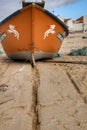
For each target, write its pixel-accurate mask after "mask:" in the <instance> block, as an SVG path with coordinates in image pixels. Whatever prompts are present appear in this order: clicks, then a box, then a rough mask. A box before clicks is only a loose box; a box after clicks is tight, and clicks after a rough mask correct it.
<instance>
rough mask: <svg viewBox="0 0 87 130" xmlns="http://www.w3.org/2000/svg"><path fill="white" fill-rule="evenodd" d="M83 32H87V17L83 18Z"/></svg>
mask: <svg viewBox="0 0 87 130" xmlns="http://www.w3.org/2000/svg"><path fill="white" fill-rule="evenodd" d="M83 27H84V32H87V15H85V16H84V17H83Z"/></svg>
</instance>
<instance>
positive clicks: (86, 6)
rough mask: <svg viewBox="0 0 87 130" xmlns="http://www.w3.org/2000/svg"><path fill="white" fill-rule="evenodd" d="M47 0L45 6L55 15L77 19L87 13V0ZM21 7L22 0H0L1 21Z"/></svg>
mask: <svg viewBox="0 0 87 130" xmlns="http://www.w3.org/2000/svg"><path fill="white" fill-rule="evenodd" d="M26 1H30V0H26ZM31 1H35V0H31ZM38 1H39V0H38ZM45 1H46V6H45V8H46V9H48V10H49V11H51V12H52V13H54V15H60V16H61V17H62V18H72V19H73V20H75V19H77V18H79V17H80V16H83V15H87V0H45ZM21 7H22V6H21V0H0V21H1V20H2V19H4V18H5V17H7V16H8V15H10V14H11V13H13V12H14V11H16V10H18V9H20V8H21Z"/></svg>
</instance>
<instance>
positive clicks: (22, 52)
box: [0, 4, 68, 60]
mask: <svg viewBox="0 0 87 130" xmlns="http://www.w3.org/2000/svg"><path fill="white" fill-rule="evenodd" d="M51 15H52V14H51V13H49V12H48V11H47V10H45V9H43V8H41V7H39V6H38V5H36V4H31V5H29V6H27V7H25V8H23V9H21V10H19V11H17V12H15V13H14V14H12V15H11V16H9V17H8V18H6V19H5V20H3V21H2V22H1V23H0V31H1V32H5V33H4V36H3V37H4V38H3V37H2V38H1V39H4V40H3V41H2V46H3V48H4V51H5V53H6V54H7V56H8V57H10V58H11V59H25V60H32V54H33V55H34V58H35V60H38V59H42V58H53V57H54V56H55V55H56V53H58V50H59V49H60V47H61V43H62V42H63V39H64V38H65V37H66V36H67V35H68V30H67V27H66V26H65V25H64V24H63V23H62V22H61V21H60V20H59V19H58V20H57V18H56V17H55V16H53V15H52V16H51Z"/></svg>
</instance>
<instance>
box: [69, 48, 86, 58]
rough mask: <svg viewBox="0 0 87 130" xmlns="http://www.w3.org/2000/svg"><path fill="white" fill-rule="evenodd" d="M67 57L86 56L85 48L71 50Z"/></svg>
mask: <svg viewBox="0 0 87 130" xmlns="http://www.w3.org/2000/svg"><path fill="white" fill-rule="evenodd" d="M68 55H73V56H79V55H81V56H87V47H83V48H79V49H72V50H71V52H70V53H69V54H68Z"/></svg>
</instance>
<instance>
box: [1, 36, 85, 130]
mask: <svg viewBox="0 0 87 130" xmlns="http://www.w3.org/2000/svg"><path fill="white" fill-rule="evenodd" d="M84 35H85V36H87V34H86V33H85V34H83V33H75V34H70V35H69V36H68V37H67V38H66V39H65V41H64V43H63V45H62V47H61V49H60V52H59V53H60V54H61V57H60V58H55V59H54V60H49V61H44V62H37V63H36V67H35V68H32V67H31V65H30V63H23V62H13V61H11V60H7V59H6V58H5V54H4V53H3V54H2V55H0V130H87V56H77V57H76V56H67V55H66V54H67V53H69V52H70V50H71V49H74V48H80V47H84V46H87V39H82V36H84ZM0 50H1V51H2V48H0Z"/></svg>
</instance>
